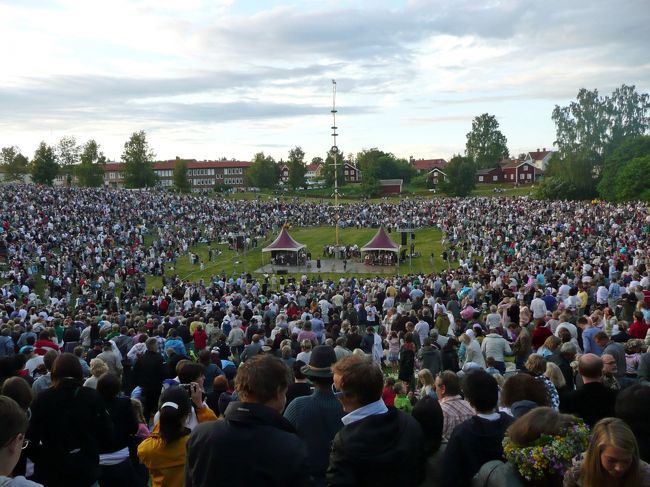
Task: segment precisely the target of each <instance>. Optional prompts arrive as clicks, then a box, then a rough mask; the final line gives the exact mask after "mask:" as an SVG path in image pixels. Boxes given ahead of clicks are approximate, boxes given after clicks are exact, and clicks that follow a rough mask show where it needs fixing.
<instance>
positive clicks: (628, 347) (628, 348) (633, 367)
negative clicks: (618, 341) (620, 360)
mask: <svg viewBox="0 0 650 487" xmlns="http://www.w3.org/2000/svg"><path fill="white" fill-rule="evenodd" d="M642 343H643V341H642V340H630V341H628V342H627V343H626V344H625V375H626V376H628V377H636V375H637V369H638V368H639V361H640V360H641V344H642Z"/></svg>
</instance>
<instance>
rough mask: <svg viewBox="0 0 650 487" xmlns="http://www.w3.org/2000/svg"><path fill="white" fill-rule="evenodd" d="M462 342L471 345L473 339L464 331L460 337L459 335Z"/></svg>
mask: <svg viewBox="0 0 650 487" xmlns="http://www.w3.org/2000/svg"><path fill="white" fill-rule="evenodd" d="M458 338H459V340H460V341H461V342H463V343H464V344H465V345H469V344H470V343H471V341H472V339H471V338H470V337H469V335H468V334H467V333H463V334H462V335H461V336H460V337H458Z"/></svg>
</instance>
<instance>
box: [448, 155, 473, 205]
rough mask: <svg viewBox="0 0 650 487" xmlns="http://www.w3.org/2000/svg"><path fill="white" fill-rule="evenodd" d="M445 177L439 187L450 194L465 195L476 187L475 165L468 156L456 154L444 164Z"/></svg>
mask: <svg viewBox="0 0 650 487" xmlns="http://www.w3.org/2000/svg"><path fill="white" fill-rule="evenodd" d="M445 172H446V173H447V179H446V180H445V181H443V182H442V183H440V189H441V190H442V191H443V192H444V193H446V194H448V195H451V196H467V195H469V194H470V193H471V192H472V190H473V189H474V188H475V187H476V165H475V164H474V161H473V160H472V159H471V158H469V157H463V156H461V155H456V156H454V157H452V158H451V160H450V161H449V163H448V164H447V166H445Z"/></svg>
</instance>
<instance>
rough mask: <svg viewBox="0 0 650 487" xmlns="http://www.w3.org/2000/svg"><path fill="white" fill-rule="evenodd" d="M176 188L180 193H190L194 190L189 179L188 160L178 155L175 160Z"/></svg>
mask: <svg viewBox="0 0 650 487" xmlns="http://www.w3.org/2000/svg"><path fill="white" fill-rule="evenodd" d="M174 188H175V189H176V191H178V192H179V193H189V192H190V191H191V190H192V186H191V185H190V181H189V179H187V161H185V160H183V159H181V158H179V157H177V158H176V161H175V162H174Z"/></svg>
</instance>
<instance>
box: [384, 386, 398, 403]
mask: <svg viewBox="0 0 650 487" xmlns="http://www.w3.org/2000/svg"><path fill="white" fill-rule="evenodd" d="M396 395H397V394H395V392H393V388H392V387H384V392H383V393H382V395H381V398H382V399H383V400H384V404H386V406H387V407H389V408H392V407H394V406H395V396H396Z"/></svg>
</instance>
